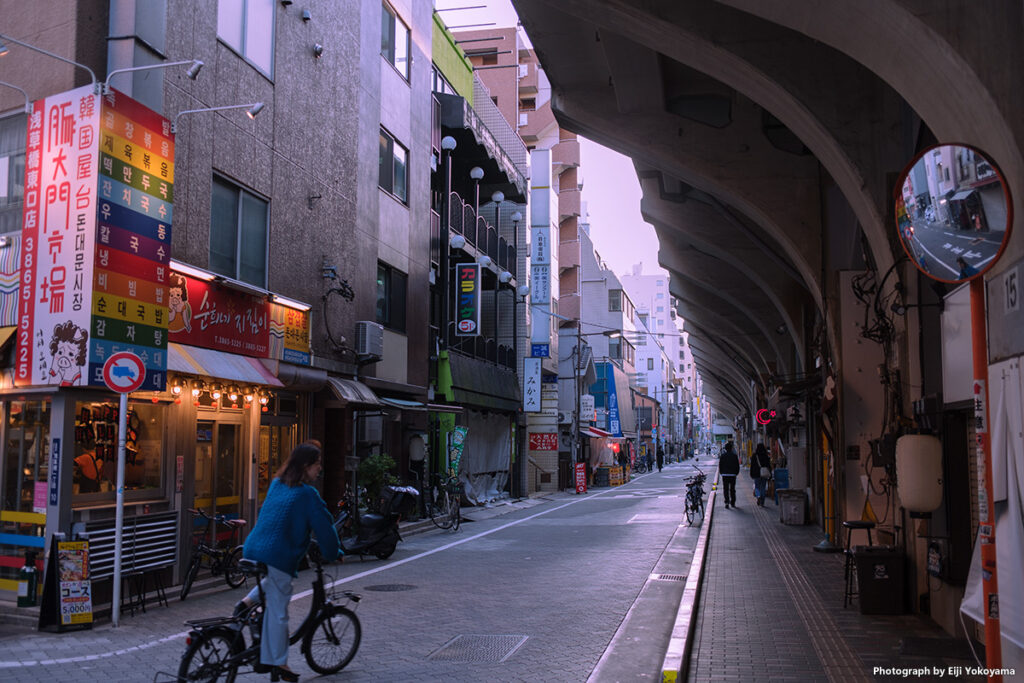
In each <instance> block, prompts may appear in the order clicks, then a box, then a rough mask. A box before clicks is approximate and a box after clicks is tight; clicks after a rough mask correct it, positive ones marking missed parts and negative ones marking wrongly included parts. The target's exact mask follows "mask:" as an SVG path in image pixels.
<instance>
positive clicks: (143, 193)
mask: <svg viewBox="0 0 1024 683" xmlns="http://www.w3.org/2000/svg"><path fill="white" fill-rule="evenodd" d="M99 152H100V155H99V160H100V168H99V172H100V177H99V188H98V191H99V199H98V201H99V205H98V226H97V232H96V260H95V266H94V288H93V296H92V339H91V341H90V350H91V353H90V357H89V382H88V384H91V385H99V386H102V385H103V384H104V382H103V364H104V363H105V362H106V360H107V359H108V358H109V357H110V356H111V355H113V354H115V353H119V352H123V351H127V352H130V353H134V354H135V355H136V356H138V357H139V358H140V359H141V360H142V362H143V364H144V365H145V368H146V381H145V383H144V385H143V386H142V387H141V388H142V389H149V390H154V391H161V390H163V389H164V387H165V385H166V373H167V335H168V332H167V329H168V323H169V317H170V316H169V310H168V306H169V303H170V296H169V291H168V290H169V277H170V265H169V263H170V259H171V221H172V218H173V216H172V214H173V211H172V204H173V202H174V137H173V135H172V133H171V122H170V121H169V120H167V119H165V118H164V117H163V116H161V115H159V114H157V113H156V112H155V111H153V110H151V109H149V108H147V107H145V106H143V105H142V104H140V103H139V102H136V101H135V100H133V99H132V98H130V97H128V96H127V95H124V94H123V93H120V92H118V91H116V90H115V91H113V94H112V95H111V96H109V97H104V98H102V110H101V117H100V139H99Z"/></svg>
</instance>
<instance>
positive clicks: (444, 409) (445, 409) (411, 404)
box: [380, 396, 463, 413]
mask: <svg viewBox="0 0 1024 683" xmlns="http://www.w3.org/2000/svg"><path fill="white" fill-rule="evenodd" d="M380 402H381V403H383V404H384V405H386V406H391V407H392V408H400V409H402V410H408V411H410V412H414V413H427V412H430V413H461V412H462V411H463V408H462V406H449V405H445V404H443V403H421V402H419V401H407V400H405V399H402V398H390V397H387V396H381V397H380Z"/></svg>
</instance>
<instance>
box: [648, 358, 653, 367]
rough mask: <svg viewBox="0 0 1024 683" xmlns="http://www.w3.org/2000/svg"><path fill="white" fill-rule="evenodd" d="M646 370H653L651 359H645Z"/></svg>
mask: <svg viewBox="0 0 1024 683" xmlns="http://www.w3.org/2000/svg"><path fill="white" fill-rule="evenodd" d="M647 369H648V370H653V369H654V359H653V358H648V359H647Z"/></svg>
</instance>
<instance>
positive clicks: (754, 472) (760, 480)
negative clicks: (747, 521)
mask: <svg viewBox="0 0 1024 683" xmlns="http://www.w3.org/2000/svg"><path fill="white" fill-rule="evenodd" d="M750 477H751V478H752V479H753V480H754V496H755V497H756V498H757V504H758V505H760V506H761V507H764V497H765V494H767V493H768V480H769V479H771V478H772V459H771V456H769V455H768V449H767V448H765V447H764V444H763V443H759V444H757V448H755V449H754V457H752V458H751V459H750Z"/></svg>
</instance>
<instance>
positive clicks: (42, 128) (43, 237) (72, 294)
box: [14, 86, 100, 386]
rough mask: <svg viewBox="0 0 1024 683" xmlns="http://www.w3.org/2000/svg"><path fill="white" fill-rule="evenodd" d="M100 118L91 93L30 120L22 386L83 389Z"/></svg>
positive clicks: (74, 94) (55, 102)
mask: <svg viewBox="0 0 1024 683" xmlns="http://www.w3.org/2000/svg"><path fill="white" fill-rule="evenodd" d="M99 119H100V101H99V97H97V96H96V95H95V94H94V93H93V89H92V86H82V87H81V88H76V89H74V90H69V91H68V92H64V93H60V94H58V95H53V96H51V97H47V98H45V99H41V100H36V101H35V102H33V103H32V111H31V113H30V114H29V115H28V134H27V138H26V143H25V204H24V208H23V211H22V250H21V285H20V290H19V296H18V332H17V335H18V347H17V351H16V355H15V373H14V378H15V382H16V383H17V384H19V385H26V384H59V385H61V386H71V385H82V384H86V381H85V380H86V375H87V374H88V365H87V361H88V355H89V346H88V340H89V322H90V320H89V316H90V311H89V304H90V294H91V289H92V269H93V256H94V250H95V234H96V181H97V173H98V169H97V166H98V160H99V146H98V139H97V137H98V134H99Z"/></svg>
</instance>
